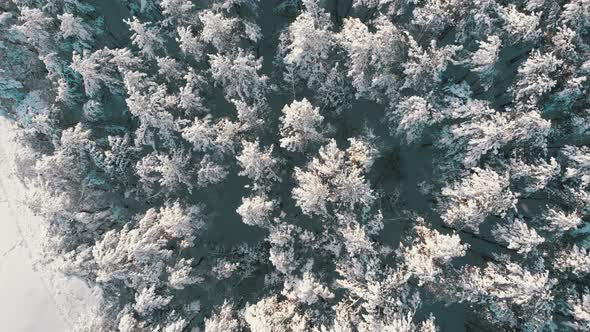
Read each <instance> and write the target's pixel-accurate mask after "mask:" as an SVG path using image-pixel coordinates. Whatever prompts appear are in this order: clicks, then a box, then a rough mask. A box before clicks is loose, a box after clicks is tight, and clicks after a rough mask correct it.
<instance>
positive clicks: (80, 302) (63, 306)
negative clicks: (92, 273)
mask: <svg viewBox="0 0 590 332" xmlns="http://www.w3.org/2000/svg"><path fill="white" fill-rule="evenodd" d="M12 134H13V130H12V127H11V124H10V121H9V120H7V119H6V118H4V117H2V116H0V330H1V331H10V332H33V331H34V332H37V331H43V332H57V331H59V332H61V331H70V330H72V326H74V325H75V323H76V321H78V319H79V317H80V314H81V313H83V312H84V311H86V310H90V309H91V308H92V306H94V305H95V304H96V303H97V301H96V296H95V295H93V293H92V291H91V290H90V289H89V288H88V287H87V286H86V285H85V284H84V283H82V282H81V281H80V280H76V279H71V278H65V277H64V276H62V275H61V274H60V273H59V272H57V271H56V270H55V269H53V268H51V266H45V265H41V264H39V262H38V259H39V257H40V256H41V255H40V254H41V243H42V237H43V233H44V231H43V223H42V220H40V218H39V217H37V216H34V215H33V214H32V213H31V212H30V211H29V210H28V209H27V208H26V206H25V204H24V203H23V202H24V200H25V197H26V195H25V187H24V186H23V184H22V183H20V182H19V181H18V180H17V178H16V177H15V175H14V155H15V154H14V152H15V150H16V148H17V147H16V146H15V144H14V143H13V142H12Z"/></svg>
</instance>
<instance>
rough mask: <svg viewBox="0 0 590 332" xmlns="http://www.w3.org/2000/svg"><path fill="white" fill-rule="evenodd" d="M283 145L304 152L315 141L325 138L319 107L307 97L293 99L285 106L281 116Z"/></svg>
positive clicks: (322, 118) (288, 148)
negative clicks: (312, 103)
mask: <svg viewBox="0 0 590 332" xmlns="http://www.w3.org/2000/svg"><path fill="white" fill-rule="evenodd" d="M280 120H281V128H280V129H281V136H282V138H281V140H280V142H281V147H282V148H285V149H287V150H288V151H292V152H294V151H297V152H302V151H304V150H305V148H306V147H307V146H308V145H310V144H313V143H319V142H321V141H322V140H323V139H324V135H323V131H324V129H323V128H322V121H323V120H324V117H323V116H322V115H320V109H319V107H313V106H312V105H311V103H310V102H309V101H307V99H305V98H303V99H302V100H301V101H296V100H295V101H293V102H292V103H291V104H290V105H285V107H283V116H282V117H281V119H280Z"/></svg>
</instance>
